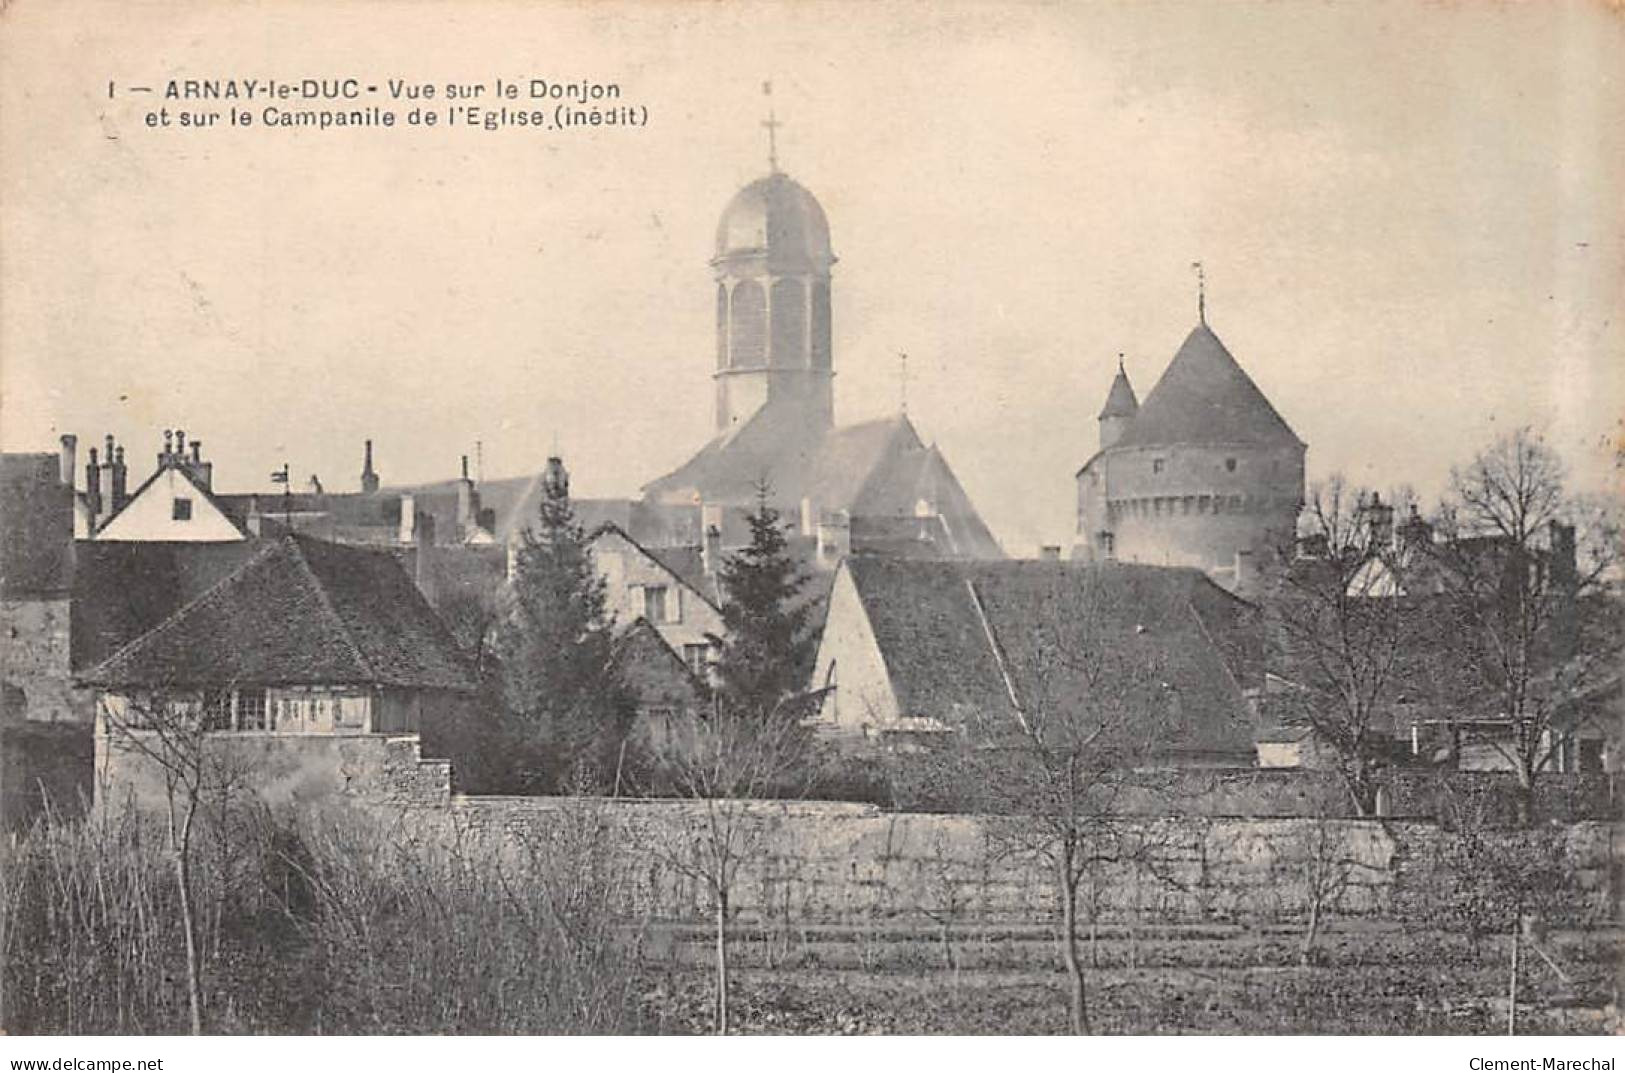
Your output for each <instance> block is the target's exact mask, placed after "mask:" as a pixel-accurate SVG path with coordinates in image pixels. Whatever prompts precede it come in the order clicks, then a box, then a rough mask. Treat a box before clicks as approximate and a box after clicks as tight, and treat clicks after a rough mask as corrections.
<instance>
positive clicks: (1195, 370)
mask: <svg viewBox="0 0 1625 1073" xmlns="http://www.w3.org/2000/svg"><path fill="white" fill-rule="evenodd" d="M1209 443H1211V444H1221V443H1222V444H1257V445H1270V444H1281V445H1291V446H1300V447H1301V446H1302V441H1301V440H1299V439H1298V437H1297V435H1296V434H1295V433H1293V431H1292V429H1291V428H1289V427H1288V426H1287V423H1286V421H1285V420H1283V419H1282V417H1281V415H1280V414H1279V413H1277V412H1276V410H1275V407H1273V406H1271V405H1270V402H1269V400H1268V399H1266V398H1265V397H1264V393H1263V392H1262V391H1259V390H1258V385H1257V384H1255V383H1253V381H1252V378H1251V377H1249V376H1248V375H1247V373H1246V372H1245V371H1243V369H1242V368H1241V366H1240V365H1239V364H1237V363H1236V359H1235V358H1233V357H1231V355H1230V351H1228V350H1226V349H1225V346H1224V344H1223V343H1222V342H1220V341H1219V337H1218V336H1217V335H1214V334H1213V330H1212V329H1211V328H1209V327H1208V326H1207V325H1206V324H1205V323H1203V324H1198V325H1197V326H1196V328H1195V329H1194V330H1192V332H1191V334H1190V335H1189V336H1187V337H1186V338H1185V342H1184V345H1183V346H1181V347H1180V348H1179V352H1178V353H1177V354H1175V355H1174V360H1173V361H1171V362H1169V364H1168V368H1167V370H1166V371H1165V372H1164V373H1163V374H1162V379H1160V380H1158V381H1157V384H1156V386H1155V387H1153V388H1152V389H1151V394H1149V395H1147V396H1146V397H1145V402H1144V403H1142V404H1141V405H1140V410H1139V413H1138V414H1136V415H1135V418H1134V420H1133V421H1132V422H1130V424H1129V426H1128V429H1127V430H1126V431H1125V432H1124V433H1123V436H1122V438H1121V439H1119V440H1118V441H1117V444H1116V446H1117V447H1151V446H1163V445H1168V444H1209Z"/></svg>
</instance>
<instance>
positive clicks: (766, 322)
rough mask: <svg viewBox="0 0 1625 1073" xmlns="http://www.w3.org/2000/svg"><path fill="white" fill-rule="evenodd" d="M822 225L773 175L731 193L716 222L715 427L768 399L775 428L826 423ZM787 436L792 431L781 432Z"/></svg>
mask: <svg viewBox="0 0 1625 1073" xmlns="http://www.w3.org/2000/svg"><path fill="white" fill-rule="evenodd" d="M834 263H835V256H834V254H833V253H832V252H831V250H830V241H829V222H828V220H826V219H825V217H824V210H823V208H822V207H821V206H820V205H819V204H818V200H817V199H816V198H814V197H813V196H812V194H811V193H809V192H808V191H807V189H806V188H805V187H803V186H802V185H801V184H800V183H798V182H796V181H795V180H794V179H791V178H790V177H789V176H788V175H785V174H784V173H783V172H781V171H779V170H778V169H777V167H775V168H774V170H773V171H772V172H771V173H770V174H769V175H767V176H765V177H764V178H761V179H757V180H756V181H755V182H753V183H751V184H750V185H749V186H746V187H745V188H744V189H743V190H741V191H739V193H737V194H735V195H734V197H733V200H732V201H730V202H729V203H728V207H727V208H726V209H725V210H723V213H722V220H721V222H720V223H719V224H718V226H717V245H716V256H715V257H713V258H712V259H711V267H712V269H713V270H714V272H715V276H716V285H717V288H716V302H717V371H716V385H717V431H718V432H719V433H727V432H729V431H731V430H733V429H736V428H738V427H739V426H740V425H742V424H743V423H745V422H746V421H748V420H750V418H751V416H752V415H754V414H755V413H756V412H757V411H758V410H760V409H761V408H762V407H763V406H765V405H767V404H769V403H771V404H773V406H774V409H775V411H776V414H775V420H776V421H778V422H780V423H781V424H790V423H794V424H796V425H804V426H805V428H804V429H800V430H797V431H806V432H811V433H822V432H823V431H825V430H827V429H829V428H830V427H831V426H832V425H833V424H834V390H833V378H834V371H833V368H832V355H831V353H830V267H831V266H832V265H833V264H834ZM785 431H786V432H791V431H792V430H791V429H789V428H786V429H785Z"/></svg>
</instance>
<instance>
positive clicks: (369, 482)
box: [361, 440, 378, 496]
mask: <svg viewBox="0 0 1625 1073" xmlns="http://www.w3.org/2000/svg"><path fill="white" fill-rule="evenodd" d="M366 452H367V454H366V464H365V465H363V466H362V467H361V493H362V494H363V495H369V496H370V495H373V494H375V493H376V492H377V491H378V474H377V473H375V472H373V468H372V441H371V440H367V441H366Z"/></svg>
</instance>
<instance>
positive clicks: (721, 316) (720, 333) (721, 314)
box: [717, 283, 728, 369]
mask: <svg viewBox="0 0 1625 1073" xmlns="http://www.w3.org/2000/svg"><path fill="white" fill-rule="evenodd" d="M727 367H728V288H727V287H724V286H723V285H722V284H720V283H719V284H717V368H719V369H726V368H727Z"/></svg>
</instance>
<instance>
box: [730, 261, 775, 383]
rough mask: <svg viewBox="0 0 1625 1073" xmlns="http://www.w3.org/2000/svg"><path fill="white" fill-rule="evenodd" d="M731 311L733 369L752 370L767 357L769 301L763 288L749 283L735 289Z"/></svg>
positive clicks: (731, 360)
mask: <svg viewBox="0 0 1625 1073" xmlns="http://www.w3.org/2000/svg"><path fill="white" fill-rule="evenodd" d="M729 304H730V308H729V310H728V335H729V341H728V342H729V354H730V358H729V361H728V365H729V366H730V367H731V368H734V369H739V368H750V367H753V366H759V365H761V364H762V363H763V358H765V357H766V356H767V299H766V298H765V297H764V296H763V294H762V285H761V284H760V283H756V282H754V281H752V280H746V281H745V282H743V283H740V284H738V285H737V286H735V287H734V292H733V296H732V300H731V302H730V303H729Z"/></svg>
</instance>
